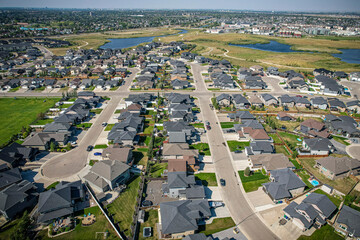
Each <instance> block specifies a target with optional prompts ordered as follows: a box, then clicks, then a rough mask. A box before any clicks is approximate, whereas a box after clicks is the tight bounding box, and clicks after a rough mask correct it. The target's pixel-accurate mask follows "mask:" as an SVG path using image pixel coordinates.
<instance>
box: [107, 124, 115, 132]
mask: <svg viewBox="0 0 360 240" xmlns="http://www.w3.org/2000/svg"><path fill="white" fill-rule="evenodd" d="M114 125H115V124H108V125H106V128H105V131H110V130H111V129H112V128H113V127H114Z"/></svg>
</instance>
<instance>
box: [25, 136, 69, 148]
mask: <svg viewBox="0 0 360 240" xmlns="http://www.w3.org/2000/svg"><path fill="white" fill-rule="evenodd" d="M68 140H69V134H68V133H46V132H39V133H35V134H31V135H30V136H28V137H27V138H26V139H25V141H24V142H23V143H22V145H23V146H25V147H32V148H38V149H39V150H48V149H50V144H51V142H54V143H55V145H60V146H65V145H66V144H67V142H68Z"/></svg>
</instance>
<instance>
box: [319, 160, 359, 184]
mask: <svg viewBox="0 0 360 240" xmlns="http://www.w3.org/2000/svg"><path fill="white" fill-rule="evenodd" d="M315 167H317V168H318V170H319V172H320V173H322V174H323V175H325V176H326V177H327V178H329V179H331V180H336V179H339V178H344V177H348V176H350V175H353V176H358V175H359V174H360V161H359V160H357V159H353V158H349V157H341V158H338V157H332V156H329V157H325V158H321V159H318V160H316V165H315Z"/></svg>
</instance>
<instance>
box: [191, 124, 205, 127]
mask: <svg viewBox="0 0 360 240" xmlns="http://www.w3.org/2000/svg"><path fill="white" fill-rule="evenodd" d="M190 125H192V126H194V128H205V126H204V124H203V123H191V124H190Z"/></svg>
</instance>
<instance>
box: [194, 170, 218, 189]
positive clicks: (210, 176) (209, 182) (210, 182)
mask: <svg viewBox="0 0 360 240" xmlns="http://www.w3.org/2000/svg"><path fill="white" fill-rule="evenodd" d="M195 180H201V184H202V185H204V186H210V187H211V186H217V185H218V184H217V181H216V175H215V173H198V174H195Z"/></svg>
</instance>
